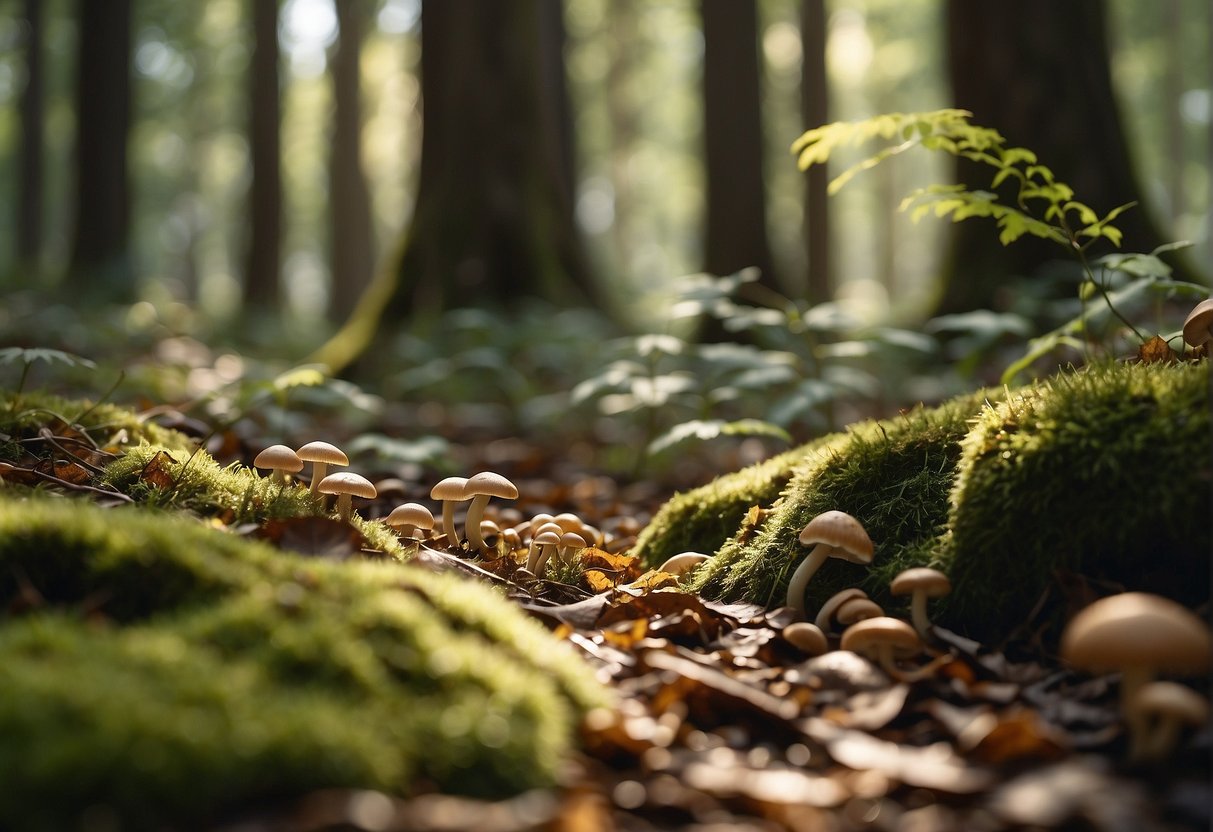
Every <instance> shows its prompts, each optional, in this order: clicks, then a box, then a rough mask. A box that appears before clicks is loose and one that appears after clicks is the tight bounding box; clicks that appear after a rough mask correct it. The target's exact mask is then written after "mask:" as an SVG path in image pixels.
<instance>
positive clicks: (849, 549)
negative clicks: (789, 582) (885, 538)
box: [800, 509, 875, 564]
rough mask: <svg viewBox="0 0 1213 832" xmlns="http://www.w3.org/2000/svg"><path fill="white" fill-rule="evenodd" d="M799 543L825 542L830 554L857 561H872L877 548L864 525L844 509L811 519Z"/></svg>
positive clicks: (834, 510) (802, 532) (865, 562)
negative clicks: (874, 546)
mask: <svg viewBox="0 0 1213 832" xmlns="http://www.w3.org/2000/svg"><path fill="white" fill-rule="evenodd" d="M800 543H801V545H803V546H810V545H813V544H815V543H824V544H826V545H827V546H829V547H830V548H831V551H830V557H834V558H843V559H844V560H849V561H851V562H852V563H858V564H869V563H871V562H872V554H873V552H874V551H875V550H874V548H873V546H872V539H871V538H870V537H868V533H867V531H865V530H864V527H863V525H862V524H861V523H860V522H859V521H858V520H856V519H855V518H854V517H852V516H851V515H849V514H847V513H846V512H845V511H838V510H837V509H831V510H830V511H826V512H823V513H821V514H819V515H817V516H816V517H814V518H813V519H812V520H810V521H809V522H808V524H807V525H806V526H805V527H804V529H803V530H802V531H801V532H800Z"/></svg>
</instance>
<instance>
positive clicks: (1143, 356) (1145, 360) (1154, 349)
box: [1137, 335, 1177, 364]
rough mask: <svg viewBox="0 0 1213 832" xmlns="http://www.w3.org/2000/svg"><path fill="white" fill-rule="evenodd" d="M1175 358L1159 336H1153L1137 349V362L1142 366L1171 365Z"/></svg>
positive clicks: (1173, 352) (1172, 351) (1173, 353)
mask: <svg viewBox="0 0 1213 832" xmlns="http://www.w3.org/2000/svg"><path fill="white" fill-rule="evenodd" d="M1176 357H1177V356H1176V355H1175V351H1174V350H1172V349H1171V347H1170V346H1169V345H1168V344H1167V342H1166V341H1165V340H1163V338H1162V336H1161V335H1155V336H1154V337H1153V338H1150V339H1148V340H1147V341H1145V342H1143V343H1142V345H1141V346H1140V347H1138V348H1137V360H1138V361H1140V362H1141V363H1142V364H1173V363H1175V360H1176Z"/></svg>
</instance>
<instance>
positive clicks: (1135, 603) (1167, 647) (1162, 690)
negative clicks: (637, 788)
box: [678, 304, 1213, 762]
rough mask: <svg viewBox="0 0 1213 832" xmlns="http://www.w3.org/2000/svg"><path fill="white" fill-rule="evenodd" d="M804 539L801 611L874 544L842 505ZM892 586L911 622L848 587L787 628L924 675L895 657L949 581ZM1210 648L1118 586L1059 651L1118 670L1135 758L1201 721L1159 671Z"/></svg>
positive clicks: (796, 585) (1179, 611) (912, 578)
mask: <svg viewBox="0 0 1213 832" xmlns="http://www.w3.org/2000/svg"><path fill="white" fill-rule="evenodd" d="M1210 313H1211V314H1213V304H1211V305H1210ZM800 542H801V544H802V545H805V546H810V545H811V546H813V549H812V550H811V551H810V552H809V554H808V556H807V557H805V558H804V560H803V561H801V563H800V565H799V566H798V567H797V568H796V570H795V572H793V574H792V577H791V580H790V582H789V584H788V594H787V605H788V606H789V607H791V608H793V609H794V610H796V611H798V612H799V613H800V614H801V616H802V617H804V616H805V615H806V613H805V606H804V598H805V589H806V587H807V586H808V583H809V579H810V578H811V577H812V576H813V574H814V573H815V572H816V571H817V570H818V569H819V568H820V567H821V566H822V564H824V563H825V562H826V560H827V559H829V558H839V559H842V560H845V561H849V562H851V563H859V564H865V565H866V564H869V563H871V562H872V556H873V545H872V541H871V539H870V538H869V537H868V535H867V532H866V531H865V530H864V528H863V526H862V525H861V524H860V523H859V521H858V520H856V519H855V518H854V517H852V516H851V515H849V514H846V513H844V512H841V511H827V512H825V513H824V514H820V515H818V516H817V517H815V518H813V520H811V521H810V522H809V524H808V525H807V526H805V528H804V530H803V531H802V532H801V534H800ZM678 557H679V558H684V557H685V555H679V556H678ZM889 588H890V591H891V592H892V594H894V595H910V596H911V601H910V618H911V620H912V622H913V626H910V625H909V624H907V623H906V622H904V621H901V620H900V619H897V618H892V617H889V616H886V615H885V614H884V611H883V610H882V609H881V608H880V606H879V605H878V604H876V603H875V602H874V601H872V600H871V599H869V598H868V597H867V595H866V594H865V593H864V592H863V590H861V589H858V588H852V589H844V590H842V591H841V592H839V593H837V594H835V595H834V596H833V597H831V598H830V599H829V600H828V601H826V602H825V604H823V605H822V607H821V609H820V610H819V611H818V612H817V616H816V618H815V620H814V621H813V622H809V621H797V622H795V623H792V624H790V625H788V626H787V627H786V628H784V631H783V635H784V637H785V638H786V639H787V640H788V641H790V642H791V643H792V644H794V645H795V646H797V647H798V648H800V649H801V650H803V651H804V652H806V653H808V654H810V655H819V654H822V653H825V652H827V651H828V650H829V640H828V637H827V635H828V634H830V633H831V630H832V629H833V628H834V626H835V625H837V626H838V627H840V628H843V631H842V634H841V638H840V640H839V647H840V649H842V650H849V651H851V652H854V653H858V654H860V655H863V656H865V657H867V658H868V659H870V660H872V661H874V662H876V663H877V664H879V665H880V666H881V667H882V668H883V669H884V670H885V671H886V672H887V673H888V674H889V675H890V676H892V677H893V678H896V679H901V680H904V681H913V680H916V679H920V678H923V677H925V676H927V675H929V674H930V673H931V672H933V670H934V668H935V665H936V664H937V663H936V662H931V663H929V664H927V665H925V666H923V667H920V668H917V669H915V670H909V671H906V670H903V669H902V668H900V667H899V666H898V665H897V662H898V661H899V660H902V659H908V658H911V657H913V656H916V655H918V654H920V653H922V652H923V649H924V644H923V641H924V640H928V639H929V638H930V637H931V622H930V619H929V618H928V616H927V601H928V599H930V598H938V597H941V596H943V595H946V594H947V593H948V592H949V591H951V584H950V582H949V581H948V577H947V576H946V575H944V574H943V573H942V572H938V571H936V570H934V569H929V568H925V567H917V568H913V569H907V570H906V571H904V572H902V573H900V574H899V575H897V577H896V578H894V579H893V582H892V583H891V584H890V587H889ZM1211 651H1213V640H1211V639H1210V634H1209V630H1208V628H1207V627H1206V626H1205V623H1204V622H1203V621H1202V620H1201V619H1200V618H1199V617H1198V616H1196V615H1195V614H1193V613H1192V612H1191V611H1190V610H1188V609H1187V608H1186V607H1183V606H1181V605H1180V604H1177V603H1175V602H1174V601H1171V600H1168V599H1166V598H1163V597H1160V596H1158V595H1152V594H1149V593H1144V592H1124V593H1121V594H1119V595H1113V596H1109V597H1107V598H1103V599H1101V600H1099V601H1096V602H1094V603H1092V604H1090V605H1089V606H1087V607H1086V608H1084V609H1083V610H1082V611H1081V612H1080V613H1078V614H1077V615H1076V616H1074V618H1073V619H1071V620H1070V622H1069V623H1068V624H1067V626H1066V628H1065V630H1064V632H1063V633H1062V639H1061V658H1062V659H1063V660H1065V661H1066V662H1068V663H1069V664H1070V665H1071V666H1073V667H1075V668H1077V669H1080V670H1085V671H1089V672H1095V673H1108V672H1119V673H1120V674H1121V677H1120V701H1121V714H1122V716H1123V718H1124V720H1125V724H1126V727H1127V728H1128V733H1129V757H1130V759H1131V760H1134V761H1137V762H1148V761H1154V760H1159V759H1162V758H1164V757H1166V756H1167V755H1169V754H1170V753H1171V752H1172V750H1173V749H1174V747H1175V745H1176V742H1177V741H1178V739H1179V730H1180V728H1181V727H1182V726H1183V725H1189V726H1196V727H1199V726H1203V725H1205V724H1207V722H1208V719H1209V703H1208V702H1207V701H1206V700H1205V698H1204V697H1202V696H1201V695H1200V694H1199V693H1197V692H1196V691H1194V690H1192V689H1191V688H1188V687H1185V686H1183V685H1181V684H1178V683H1176V682H1173V681H1166V680H1158V679H1157V678H1156V677H1157V675H1158V674H1160V673H1171V674H1175V675H1180V676H1198V675H1201V674H1204V673H1207V672H1208V670H1209V666H1210V660H1211ZM948 658H949V657H948V656H942V657H941V659H942V660H943V661H946V660H947V659H948Z"/></svg>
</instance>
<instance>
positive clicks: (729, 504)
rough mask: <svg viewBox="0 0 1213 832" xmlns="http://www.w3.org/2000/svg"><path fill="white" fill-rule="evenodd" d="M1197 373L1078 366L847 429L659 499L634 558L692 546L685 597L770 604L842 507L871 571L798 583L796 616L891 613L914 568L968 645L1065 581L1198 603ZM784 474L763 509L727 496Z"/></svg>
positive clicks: (840, 569)
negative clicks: (935, 570) (851, 610)
mask: <svg viewBox="0 0 1213 832" xmlns="http://www.w3.org/2000/svg"><path fill="white" fill-rule="evenodd" d="M1208 372H1209V371H1208V367H1207V363H1205V362H1200V363H1197V364H1180V365H1174V366H1168V365H1140V364H1120V365H1115V366H1102V367H1092V368H1088V369H1085V370H1081V371H1067V372H1064V373H1060V374H1058V375H1057V376H1055V377H1054V378H1052V379H1050V380H1048V381H1046V382H1042V383H1040V384H1036V385H1033V386H1030V387H1027V388H1024V389H1021V390H1017V391H1014V392H1010V393H1008V392H1005V391H985V392H982V393H979V394H975V395H970V396H963V397H960V398H957V399H954V400H952V401H949V402H947V403H945V404H944V405H942V406H940V407H936V408H930V409H918V410H916V411H913V412H911V413H907V414H905V415H903V416H899V417H897V418H895V419H889V420H883V421H879V422H875V421H873V422H863V423H859V424H857V425H854V426H852V427H851V428H850V429H848V430H847V431H846V432H844V433H841V434H835V435H832V436H828V437H825V438H824V439H822V440H819V441H817V442H815V443H813V444H812V445H809V446H805V448H803V449H800V451H801V453H800V454H799V456H797V454H796V452H793V453H791V454H788V455H785V456H784V457H782V458H780V460H779V462H778V463H764V465H771V464H773V465H774V466H775V469H776V471H777V472H778V475H776V474H773V473H772V471H771V470H770V469H762V468H761V467H757V466H756V467H754V468H751V469H747V470H746V471H743V472H741V473H739V474H733V475H730V476H729V477H726V478H722V480H721V481H720V487H719V488H718V487H717V485H716V484H710V485H708V486H706V487H704V488H702V489H699V490H698V491H696V492H691V493H690V494H688V495H682V496H681V497H679V498H676V499H675V500H674V501H671V503H670V504H669V505H668V506H667V507H666V508H664V509H663V510H662V511H661V512H659V513H658V515H657V517H656V518H655V520H654V523H653V525H652V526H651V527H650V528H649V529H648V530H646V532H645V534H644V536H643V540H644V542H645V545H644V549H643V554H644V555H645V556H646V558H649V559H650V562H655V561H656V560H658V559H659V558H660V557H662V556H664V554H665V553H667V552H669V551H671V550H672V549H673V548H675V547H669V546H667V545H666V541H667V540H668V539H674V540H676V541H677V544H676V547H678V548H681V547H683V546H684V545H685V547H686V548H695V547H696V544H697V543H698V544H700V545H703V544H705V543H706V545H705V546H704V548H702V549H701V551H709V552H713V551H714V552H715V556H714V557H713V558H712V559H711V560H710V561H709V562H707V563H706V564H705V565H704V566H703V567H701V568H700V569H699V570H697V571H696V572H695V573H694V575H693V576H692V578H691V581H692V588H694V589H697V590H699V591H701V592H703V593H704V594H706V595H709V596H712V597H721V598H726V599H730V600H737V599H747V600H750V601H756V602H759V603H764V604H768V605H774V604H778V603H782V601H783V595H784V593H785V592H786V587H787V581H788V578H789V577H790V575H791V572H792V570H793V569H794V567H795V565H796V564H797V563H798V562H799V561H800V559H801V558H802V557H803V556H804V554H805V549H804V548H803V547H801V546H800V545H799V543H798V542H797V537H798V535H799V532H800V529H801V528H803V527H804V525H805V523H807V522H808V520H809V519H811V518H812V517H814V516H816V515H817V514H819V513H821V512H823V511H826V510H829V509H840V510H843V511H846V512H848V513H850V514H853V515H854V516H855V517H857V518H859V520H860V521H861V522H863V523H864V525H865V527H866V528H867V529H868V531H869V533H870V535H871V537H872V539H873V541H874V542H875V544H876V556H875V560H874V563H873V565H872V566H871V567H861V566H857V565H854V564H849V563H845V562H841V561H830V562H829V563H828V564H827V565H826V566H825V567H823V568H822V569H821V570H820V571H819V572H818V573H817V575H816V576H814V578H813V580H812V582H811V584H810V587H809V601H808V603H809V606H810V608H812V607H814V606H816V605H818V604H820V603H821V602H822V601H824V600H825V599H826V598H827V597H829V595H831V594H833V593H834V592H836V591H838V590H839V589H842V588H844V587H847V586H856V585H858V586H862V587H863V588H864V589H865V590H866V591H867V592H868V593H869V594H870V595H871V596H872V597H873V598H874V599H876V600H877V601H878V602H880V603H881V604H883V605H884V606H886V608H888V609H890V610H893V611H896V610H898V609H901V608H903V607H904V606H905V604H904V601H903V600H902V599H894V598H892V597H891V596H890V595H889V593H888V583H889V580H890V579H891V578H892V576H893V575H894V574H896V573H897V572H899V571H901V570H902V569H905V568H908V567H912V566H922V565H933V566H936V567H939V568H942V569H944V570H945V571H947V572H949V573H950V574H951V576H952V579H953V583H954V585H955V591H954V592H953V594H952V596H951V597H950V598H949V599H948V600H947V601H945V602H944V603H943V604H941V605H940V610H941V613H940V614H941V615H942V620H943V621H944V623H946V624H948V625H949V626H951V627H954V628H956V629H959V630H962V631H964V632H968V633H971V634H974V635H978V636H997V635H1000V634H1006V633H1007V632H1008V631H1009V630H1010V629H1011V628H1013V627H1014V626H1016V625H1017V624H1020V623H1023V621H1024V620H1025V619H1026V617H1027V616H1028V614H1029V612H1030V611H1031V609H1032V608H1033V606H1034V605H1035V604H1036V602H1037V600H1038V599H1039V598H1040V597H1041V595H1042V593H1044V592H1045V591H1046V588H1047V587H1049V585H1050V583H1051V582H1052V581H1053V579H1054V578H1055V577H1057V576H1058V575H1059V574H1061V573H1063V572H1072V573H1079V574H1082V575H1086V576H1088V577H1090V578H1093V579H1097V580H1104V581H1112V582H1115V583H1119V584H1124V585H1126V586H1131V587H1134V588H1142V589H1150V590H1153V591H1159V592H1163V593H1165V594H1168V595H1171V596H1172V597H1178V598H1182V599H1185V600H1189V601H1197V600H1200V599H1202V598H1207V596H1208V587H1209V552H1210V546H1211V543H1210V523H1209V519H1208V511H1209V505H1210V464H1211V462H1210V461H1211V454H1213V443H1211V438H1210V419H1209V401H1208V395H1209V393H1208V378H1209V377H1208ZM783 476H786V485H784V486H783V487H782V490H781V491H780V493H779V496H778V498H777V499H773V500H768V501H762V500H757V501H756V500H754V497H755V496H762V495H763V489H762V488H761V487H754V488H749V489H748V490H747V489H745V488H738V483H739V482H742V483H762V484H768V485H769V484H770V483H774V482H777V481H778V480H779V479H780V477H783ZM768 493H769V492H768ZM691 497H693V498H694V499H696V500H698V501H699V502H700V505H699V506H697V507H692V506H690V505H688V498H691ZM753 505H762V506H764V508H765V509H766V510H765V511H763V512H762V516H761V520H760V522H758V523H757V524H754V523H752V522H747V520H746V519H744V518H746V513H747V511H749V510H750V509H751V507H752V506H753ZM718 517H728V518H732V517H741V518H743V520H742V521H740V522H739V523H738V525H737V527H736V528H735V529H734V530H733V533H732V535H731V537H729V538H728V539H726V540H724V542H723V543H717V544H716V545H715V546H713V545H712V543H713V542H714V541H715V540H717V538H718V535H719V530H718V529H717V528H714V527H712V526H711V525H710V524H707V523H704V522H699V523H698V524H697V525H695V526H694V527H693V528H692V529H691V530H690V536H689V537H688V530H687V529H681V530H679V531H678V532H677V533H673V532H671V533H668V534H667V533H663V531H662V530H664V529H671V530H672V529H673V528H674V527H675V526H676V525H677V524H678V523H679V522H680V521H683V520H684V518H718ZM751 518H752V515H751Z"/></svg>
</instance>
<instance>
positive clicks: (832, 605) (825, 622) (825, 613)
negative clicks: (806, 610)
mask: <svg viewBox="0 0 1213 832" xmlns="http://www.w3.org/2000/svg"><path fill="white" fill-rule="evenodd" d="M867 597H868V594H867V593H866V592H864V591H863V590H862V589H860V588H859V587H856V586H852V587H848V588H847V589H842V590H839V591H838V592H835V593H834V594H833V595H831V596H830V597H829V598H828V599H826V602H825V603H824V604H822V605H821V609H819V610H818V611H817V618H815V619H814V621H813V623H814V624H816V625H817V626H818V627H820V628H821V630H822V632H825V633H828V632H830V631H831V630H832V629H833V624H834V621H835V618H834V616H835V614H836V613H837V612H838V608H839V607H841V606H842V605H843V604H845V603H846V602H847V601H850V600H851V599H853V598H867ZM844 629H845V628H844Z"/></svg>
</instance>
